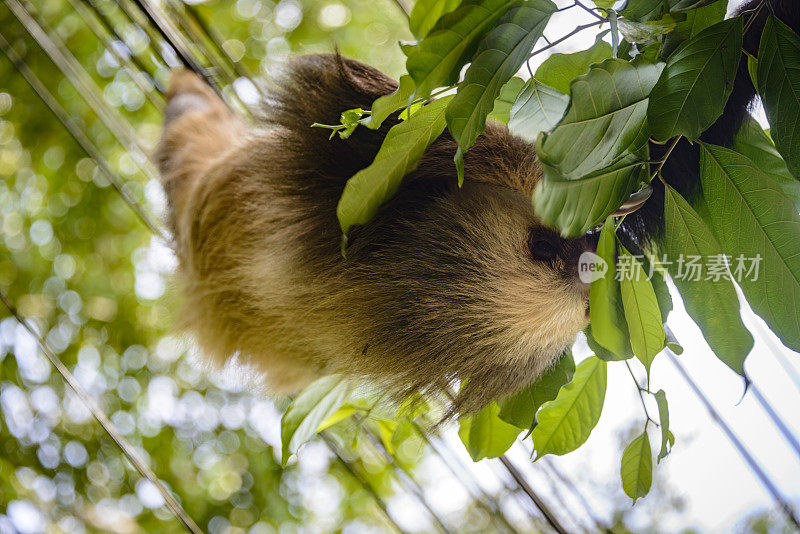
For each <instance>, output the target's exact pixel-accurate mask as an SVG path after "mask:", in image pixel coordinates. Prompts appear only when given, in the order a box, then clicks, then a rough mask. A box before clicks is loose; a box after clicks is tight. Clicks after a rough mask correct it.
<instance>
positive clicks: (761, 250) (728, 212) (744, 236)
mask: <svg viewBox="0 0 800 534" xmlns="http://www.w3.org/2000/svg"><path fill="white" fill-rule="evenodd" d="M700 179H701V182H702V184H703V191H704V193H705V195H706V204H707V205H708V208H709V212H710V213H709V217H710V220H711V226H712V228H713V229H714V234H715V235H716V236H717V238H718V239H719V241H720V243H721V244H722V249H723V250H724V251H725V252H726V253H728V254H731V255H732V256H733V258H732V259H733V262H734V266H735V267H734V278H736V279H737V282H738V283H739V285H740V286H741V288H742V291H743V292H744V294H745V296H746V297H747V300H748V302H749V303H750V306H751V307H752V308H753V310H754V311H755V312H756V313H757V314H758V315H760V316H761V317H762V318H763V319H764V321H766V323H767V324H768V325H769V327H770V328H771V329H772V330H773V331H774V332H775V333H776V334H777V335H778V337H779V338H781V341H783V343H784V344H785V345H786V346H787V347H789V348H791V349H792V350H800V238H799V237H798V236H800V216H798V213H797V208H796V207H795V206H794V204H793V203H792V202H791V201H790V200H789V199H788V198H787V197H786V195H784V194H783V191H782V190H781V187H780V185H779V184H778V182H776V181H775V180H773V179H772V178H770V177H769V176H767V175H766V174H764V173H763V172H762V171H761V169H759V168H758V166H757V165H756V164H754V163H753V162H752V161H750V160H749V159H748V158H746V157H745V156H742V155H741V154H737V153H736V152H733V151H732V150H728V149H726V148H722V147H718V146H714V145H707V144H702V145H701V151H700ZM740 255H741V256H742V257H744V258H755V257H757V256H759V257H760V258H761V262H760V263H761V264H760V271H759V275H758V277H757V279H755V280H754V279H753V278H755V277H754V276H747V275H744V276H741V280H739V279H738V277H737V276H736V267H738V264H737V261H738V258H739V256H740Z"/></svg>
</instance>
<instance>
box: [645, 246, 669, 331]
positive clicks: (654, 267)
mask: <svg viewBox="0 0 800 534" xmlns="http://www.w3.org/2000/svg"><path fill="white" fill-rule="evenodd" d="M642 262H643V263H644V267H645V269H647V272H648V273H649V272H652V273H653V276H651V277H650V283H651V284H653V290H654V291H655V292H656V300H658V309H659V310H660V312H661V322H662V323H663V324H666V323H667V318H668V317H669V314H670V312H671V311H672V296H671V295H670V294H669V287H668V286H667V281H666V279H665V277H666V275H667V272H666V270H665V269H664V266H663V265H661V262H660V260H659V259H658V258H655V257H653V256H651V255H649V254H645V255H644V257H643V258H642Z"/></svg>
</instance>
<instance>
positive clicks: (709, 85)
mask: <svg viewBox="0 0 800 534" xmlns="http://www.w3.org/2000/svg"><path fill="white" fill-rule="evenodd" d="M741 48H742V19H741V17H735V18H732V19H729V20H726V21H723V22H720V23H718V24H715V25H714V26H711V27H710V28H706V29H705V30H703V31H702V32H700V33H699V34H698V35H697V36H695V37H693V38H692V39H690V40H689V41H687V42H686V43H684V44H683V45H681V46H680V47H679V48H678V50H676V51H675V52H674V53H673V54H672V55H671V56H670V57H669V60H668V61H667V66H666V68H665V69H664V72H663V73H662V74H661V78H660V79H659V80H658V83H657V84H656V85H655V87H654V88H653V92H652V94H651V95H650V105H649V108H648V110H647V115H648V122H649V123H650V130H651V132H652V135H653V137H655V139H657V140H658V141H666V140H668V139H670V138H671V137H674V136H676V135H684V136H686V137H689V138H691V139H696V138H697V137H699V136H700V134H701V133H703V132H704V131H705V130H706V129H707V128H708V127H709V126H711V125H712V124H713V123H714V121H716V120H717V118H719V116H720V115H721V114H722V111H723V109H724V108H725V103H726V102H727V101H728V97H729V96H730V94H731V90H733V80H734V78H735V77H736V71H737V68H738V66H739V58H740V56H741Z"/></svg>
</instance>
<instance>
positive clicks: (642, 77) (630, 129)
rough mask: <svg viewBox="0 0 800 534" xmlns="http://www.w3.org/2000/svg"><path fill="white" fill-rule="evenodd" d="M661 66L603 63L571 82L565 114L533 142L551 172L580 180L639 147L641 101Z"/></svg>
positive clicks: (643, 139) (643, 122)
mask: <svg viewBox="0 0 800 534" xmlns="http://www.w3.org/2000/svg"><path fill="white" fill-rule="evenodd" d="M662 68H663V65H660V64H653V63H650V62H648V61H639V60H634V61H633V62H631V63H629V62H627V61H624V60H621V59H607V60H605V61H603V62H602V63H599V64H597V65H593V66H592V68H591V69H590V70H589V73H588V74H584V75H583V76H578V77H577V78H576V79H575V80H573V82H572V99H571V102H570V105H569V108H568V109H567V112H566V115H564V118H563V119H562V120H561V122H560V124H559V125H558V126H557V127H556V129H555V130H553V132H552V133H550V134H542V135H541V136H540V137H539V139H538V140H537V143H536V152H537V154H538V155H539V159H540V160H541V161H542V163H543V164H544V165H546V166H547V167H548V168H550V169H551V171H552V172H551V174H552V173H553V172H555V173H556V175H557V176H558V177H560V178H562V179H568V180H569V179H572V180H574V179H578V178H583V177H585V176H587V175H590V174H591V173H593V172H596V171H599V170H603V169H607V168H609V167H611V166H612V165H614V164H616V163H617V162H619V161H620V159H621V158H622V157H624V156H626V155H629V154H634V153H636V152H637V151H639V150H640V149H641V148H642V147H643V146H645V145H646V144H647V137H648V131H647V118H646V116H647V99H648V95H649V93H650V89H651V88H652V87H653V85H655V83H656V81H657V80H658V77H659V74H661V69H662ZM546 171H547V169H546ZM628 193H630V191H629V192H628Z"/></svg>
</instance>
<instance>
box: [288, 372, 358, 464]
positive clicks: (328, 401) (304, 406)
mask: <svg viewBox="0 0 800 534" xmlns="http://www.w3.org/2000/svg"><path fill="white" fill-rule="evenodd" d="M349 391H350V389H349V385H348V383H347V382H346V381H345V380H344V379H343V378H342V377H341V376H339V375H331V376H326V377H323V378H320V379H319V380H317V381H316V382H314V383H313V384H310V385H309V386H308V387H306V388H305V389H304V390H303V391H302V392H301V393H300V394H299V395H298V396H297V397H296V398H295V399H294V400H293V401H292V403H291V404H290V405H289V408H287V409H286V413H284V414H283V418H282V419H281V444H282V457H283V465H286V462H288V461H289V457H290V456H291V455H292V454H295V453H296V452H297V451H298V449H299V448H300V446H301V445H302V444H304V443H305V442H307V441H308V440H310V439H311V438H312V437H314V435H316V433H317V432H318V431H319V428H320V426H321V425H322V424H323V423H324V422H325V421H326V420H327V419H328V418H329V417H330V416H332V415H333V414H334V413H336V411H337V410H339V408H340V407H341V406H342V404H344V402H345V400H346V399H347V395H348V393H349Z"/></svg>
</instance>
